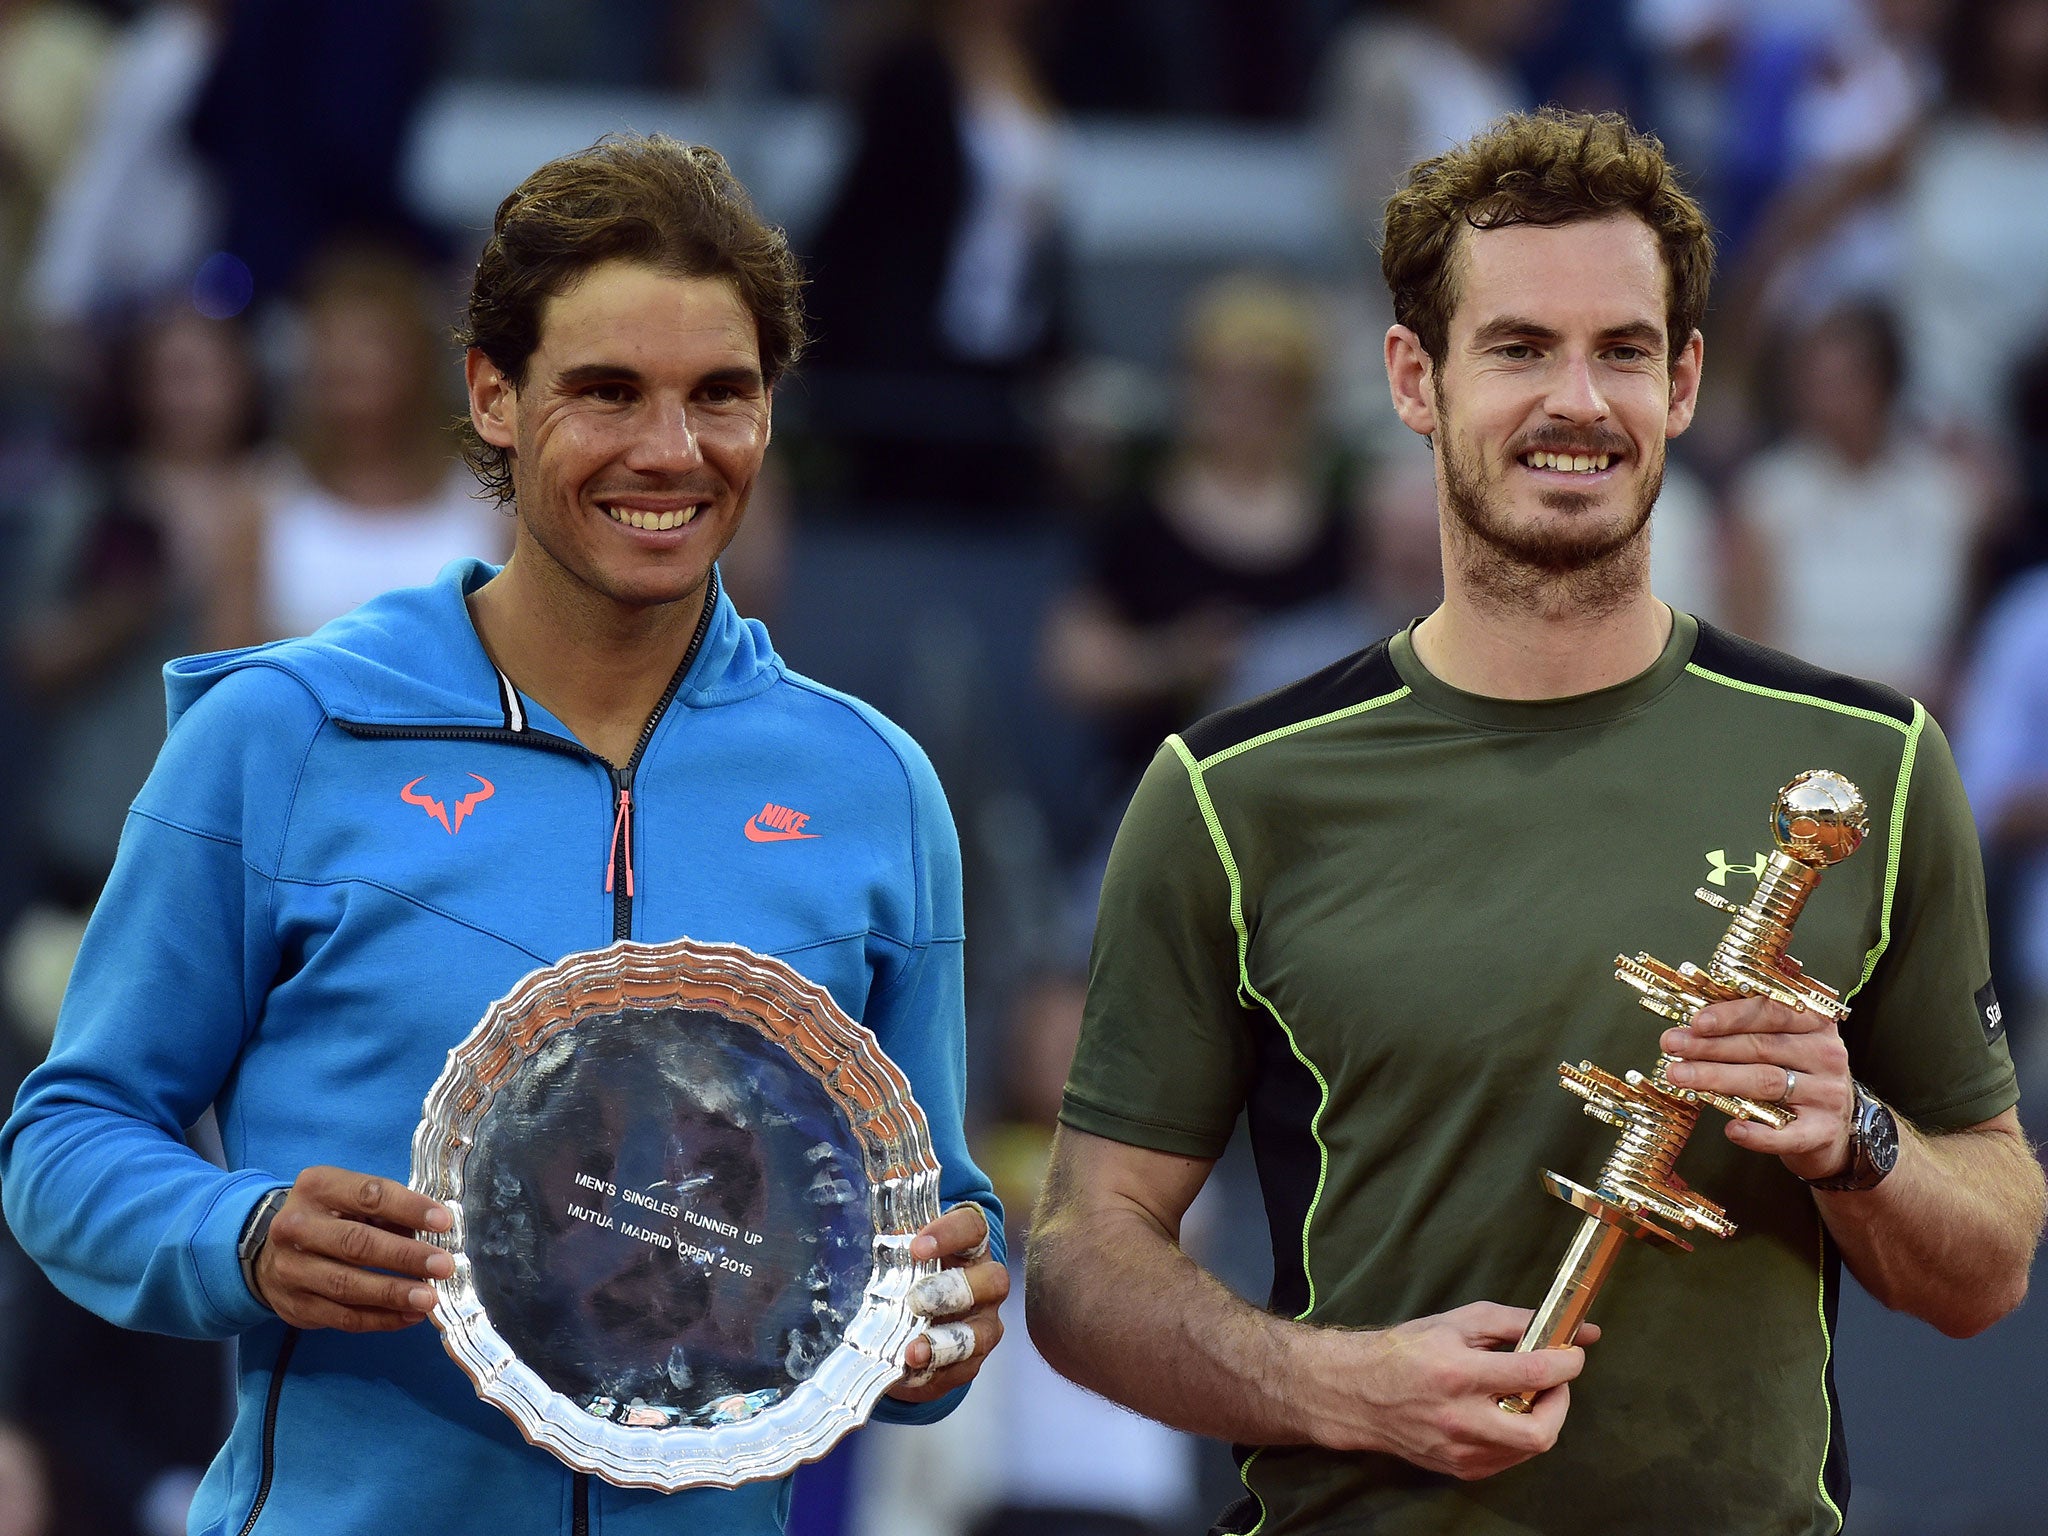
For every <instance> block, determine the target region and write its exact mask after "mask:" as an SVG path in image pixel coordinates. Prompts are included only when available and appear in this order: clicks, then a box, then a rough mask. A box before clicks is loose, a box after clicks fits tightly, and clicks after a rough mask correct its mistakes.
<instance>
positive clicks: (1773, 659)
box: [1692, 619, 1913, 725]
mask: <svg viewBox="0 0 2048 1536" xmlns="http://www.w3.org/2000/svg"><path fill="white" fill-rule="evenodd" d="M1692 659H1693V660H1694V661H1696V662H1698V663H1699V664H1700V665H1701V666H1703V667H1705V668H1706V669H1707V670H1708V671H1709V672H1718V673H1720V674H1721V675H1722V676H1723V677H1732V678H1733V679H1735V681H1737V682H1738V683H1755V684H1756V685H1757V686H1758V687H1760V688H1777V689H1780V690H1782V691H1783V692H1786V693H1803V694H1807V695H1809V696H1810V697H1813V698H1816V699H1826V700H1827V701H1828V702H1829V703H1831V704H1846V705H1848V706H1849V707H1850V708H1852V709H1867V710H1869V711H1870V712H1871V713H1872V714H1874V715H1883V716H1885V717H1886V718H1888V719H1892V720H1896V721H1898V722H1899V724H1901V725H1911V724H1912V723H1913V701H1912V700H1911V699H1909V698H1907V697H1906V696H1905V695H1904V694H1903V693H1896V692H1894V691H1893V690H1892V689H1890V688H1887V687H1885V686H1884V684H1882V683H1873V682H1868V681H1866V680H1865V679H1863V678H1860V677H1851V676H1849V675H1848V674H1847V673H1846V672H1829V671H1827V670H1826V669H1825V668H1822V667H1816V666H1814V665H1813V663H1811V662H1807V661H1801V660H1800V659H1799V658H1798V657H1796V656H1787V655H1786V654H1785V653H1784V652H1783V651H1774V650H1772V649H1771V648H1770V647H1769V646H1764V645H1758V644H1757V643H1756V642H1755V641H1754V640H1745V639H1743V638H1742V637H1741V636H1740V635H1731V634H1729V633H1728V631H1727V630H1725V629H1716V628H1715V627H1714V626H1713V625H1711V624H1709V623H1708V622H1707V621H1706V620H1705V619H1702V620H1700V637H1699V640H1698V642H1697V643H1696V644H1695V645H1694V646H1693V649H1692Z"/></svg>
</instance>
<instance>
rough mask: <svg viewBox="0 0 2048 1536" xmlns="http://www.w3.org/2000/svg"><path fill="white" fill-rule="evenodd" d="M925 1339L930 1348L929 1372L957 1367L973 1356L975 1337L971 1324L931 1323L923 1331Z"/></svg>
mask: <svg viewBox="0 0 2048 1536" xmlns="http://www.w3.org/2000/svg"><path fill="white" fill-rule="evenodd" d="M924 1336H925V1338H926V1340H927V1341H928V1342H929V1343H930V1344H931V1347H932V1363H931V1367H930V1368H931V1370H933V1371H934V1372H937V1371H943V1370H945V1369H946V1367H947V1366H950V1365H958V1364H959V1363H960V1362H961V1361H962V1360H966V1359H969V1358H970V1357H972V1355H973V1354H974V1349H975V1337H974V1325H973V1324H972V1323H933V1324H932V1325H931V1327H929V1328H927V1329H926V1330H925V1335H924Z"/></svg>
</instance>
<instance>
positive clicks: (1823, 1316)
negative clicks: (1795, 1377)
mask: <svg viewBox="0 0 2048 1536" xmlns="http://www.w3.org/2000/svg"><path fill="white" fill-rule="evenodd" d="M1814 1306H1815V1310H1816V1311H1818V1312H1819V1313H1820V1346H1821V1348H1820V1408H1821V1412H1822V1413H1824V1414H1826V1415H1827V1421H1828V1428H1827V1434H1826V1435H1825V1436H1823V1437H1822V1439H1821V1453H1820V1471H1819V1473H1818V1474H1817V1475H1816V1476H1815V1477H1814V1480H1813V1485H1814V1487H1816V1488H1818V1489H1819V1490H1820V1501H1821V1503H1823V1504H1825V1505H1827V1507H1828V1508H1829V1509H1830V1510H1832V1511H1833V1512H1834V1516H1835V1532H1836V1536H1841V1530H1842V1527H1843V1526H1845V1525H1847V1524H1848V1523H1849V1522H1848V1517H1847V1516H1845V1515H1844V1514H1843V1513H1842V1507H1841V1506H1840V1505H1839V1504H1837V1503H1836V1502H1835V1501H1834V1498H1833V1497H1832V1496H1831V1495H1830V1494H1829V1493H1828V1447H1829V1446H1831V1445H1833V1444H1834V1443H1835V1407H1834V1404H1832V1403H1830V1402H1829V1401H1828V1385H1827V1383H1828V1362H1829V1361H1830V1360H1832V1359H1834V1358H1835V1337H1834V1335H1833V1334H1832V1333H1830V1332H1829V1331H1828V1233H1827V1228H1825V1227H1823V1228H1821V1233H1820V1291H1819V1294H1818V1296H1817V1297H1816V1298H1815V1302H1814Z"/></svg>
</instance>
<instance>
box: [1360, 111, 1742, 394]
mask: <svg viewBox="0 0 2048 1536" xmlns="http://www.w3.org/2000/svg"><path fill="white" fill-rule="evenodd" d="M1615 214H1633V215H1635V216H1636V217H1637V218H1639V219H1641V220H1642V221H1643V222H1644V223H1645V224H1647V225H1649V226H1650V229H1651V232H1652V233H1654V234H1655V235H1656V237H1657V243H1658V245H1659V247H1660V248H1661V249H1662V251H1663V253H1664V270H1665V275H1666V277H1667V279H1668V283H1667V290H1666V303H1665V324H1666V329H1667V330H1668V332H1669V335H1670V338H1671V346H1672V349H1673V350H1674V351H1675V350H1676V349H1677V348H1679V347H1681V346H1683V345H1684V344H1685V341H1686V340H1687V338H1689V337H1690V336H1691V335H1692V333H1693V332H1694V331H1696V330H1698V329H1699V328H1700V325H1701V322H1702V321H1703V320H1704V319H1705V318H1706V313H1707V286H1708V283H1709V281H1710V280H1711V279H1712V277H1713V272H1714V235H1713V230H1712V228H1711V227H1710V226H1709V225H1708V223H1707V216H1706V214H1705V213H1703V212H1702V211H1701V209H1700V205H1699V204H1698V203H1696V202H1694V201H1693V199H1692V197H1691V196H1690V195H1689V194H1688V193H1687V192H1686V191H1685V189H1684V188H1683V187H1681V186H1680V185H1679V181H1678V173H1677V170H1676V169H1675V168H1674V167H1673V166H1672V164H1671V162H1670V161H1669V160H1668V159H1666V158H1665V155H1664V146H1663V145H1662V144H1661V143H1659V142H1658V141H1657V140H1656V139H1655V138H1653V137H1652V136H1651V135H1649V134H1646V133H1638V132H1637V131H1636V130H1635V129H1634V128H1632V127H1630V126H1629V124H1628V121H1627V120H1626V119H1625V118H1623V117H1621V116H1620V115H1619V114H1617V113H1613V112H1600V113H1591V112H1567V111H1564V110H1562V109H1560V108H1557V107H1546V108H1544V109H1543V110H1542V111H1540V112H1517V113H1513V114H1511V115H1509V116H1507V117H1504V118H1502V119H1500V121H1498V122H1496V123H1495V124H1494V125H1493V126H1492V127H1490V128H1488V129H1486V130H1485V131H1484V132H1483V133H1480V134H1478V135H1477V136H1475V137H1473V138H1471V139H1468V140H1467V141H1466V142H1465V143H1463V144H1460V145H1459V146H1458V147H1457V148H1455V149H1451V150H1447V151H1446V152H1444V153H1443V154H1441V155H1436V156H1433V157H1432V158H1430V159H1428V160H1424V161H1421V162H1420V163H1418V164H1417V165H1416V166H1414V167H1413V168H1412V169H1411V170H1410V171H1409V172H1408V179H1407V181H1406V182H1405V183H1404V184H1403V185H1402V187H1401V188H1400V190H1398V191H1397V192H1395V193H1394V195H1393V196H1392V197H1391V198H1389V199H1388V200H1387V215H1386V234H1385V238H1384V239H1383V240H1382V241H1381V243H1380V272H1381V273H1382V275H1384V276H1385V278H1386V280H1387V288H1388V290H1389V291H1390V292H1391V293H1392V294H1393V296H1394V318H1395V320H1396V321H1398V322H1399V323H1400V324H1402V325H1405V326H1407V327H1408V328H1409V329H1410V330H1412V331H1414V332H1415V334H1416V336H1417V337H1419V338H1420V339H1421V342H1422V348H1423V350H1424V351H1425V352H1427V353H1428V354H1429V356H1430V365H1431V367H1432V369H1433V370H1435V371H1437V372H1439V373H1440V372H1441V371H1442V369H1443V359H1444V352H1445V347H1446V342H1447V341H1448V339H1449V336H1450V328H1451V315H1452V313H1453V311H1455V310H1456V308H1457V306H1458V264H1457V262H1456V260H1455V257H1456V255H1457V251H1458V234H1459V231H1460V230H1461V229H1499V228H1501V227H1503V226H1505V225H1510V224H1536V225H1556V224H1571V223H1575V222H1577V221H1578V220H1581V219H1601V218H1607V217H1610V216H1612V215H1615Z"/></svg>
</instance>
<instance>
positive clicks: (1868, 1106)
mask: <svg viewBox="0 0 2048 1536" xmlns="http://www.w3.org/2000/svg"><path fill="white" fill-rule="evenodd" d="M1850 1086H1851V1087H1853V1088H1854V1089H1855V1090H1856V1104H1855V1108H1854V1109H1853V1111H1852V1112H1851V1115H1850V1120H1849V1161H1848V1163H1847V1164H1846V1165H1844V1167H1843V1169H1842V1171H1841V1172H1840V1173H1838V1174H1836V1175H1835V1176H1834V1177H1833V1178H1828V1179H1808V1180H1807V1181H1806V1182H1807V1183H1809V1184H1811V1185H1812V1186H1813V1187H1814V1188H1815V1189H1834V1190H1856V1189H1875V1188H1876V1187H1877V1186H1878V1185H1879V1184H1880V1183H1882V1182H1883V1180H1884V1176H1885V1175H1886V1174H1888V1173H1890V1172H1891V1171H1892V1169H1893V1168H1895V1167H1897V1166H1898V1161H1899V1123H1898V1121H1896V1120H1894V1119H1893V1118H1892V1112H1891V1111H1890V1110H1889V1109H1886V1108H1885V1107H1884V1105H1883V1104H1881V1103H1880V1102H1879V1101H1878V1100H1877V1099H1875V1098H1874V1097H1872V1096H1871V1092H1870V1090H1869V1089H1868V1088H1865V1087H1864V1086H1863V1085H1862V1084H1861V1083H1858V1082H1855V1081H1853V1080H1852V1081H1851V1083H1850Z"/></svg>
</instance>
